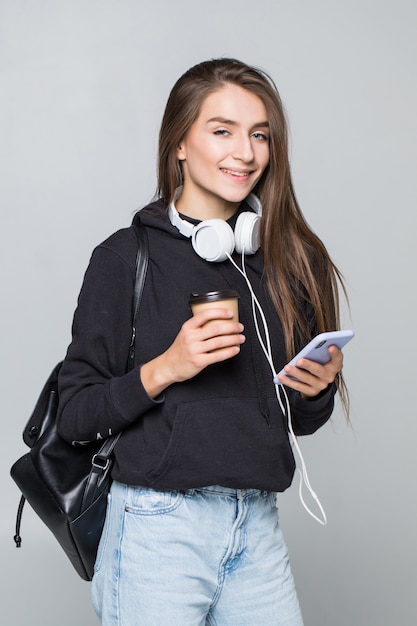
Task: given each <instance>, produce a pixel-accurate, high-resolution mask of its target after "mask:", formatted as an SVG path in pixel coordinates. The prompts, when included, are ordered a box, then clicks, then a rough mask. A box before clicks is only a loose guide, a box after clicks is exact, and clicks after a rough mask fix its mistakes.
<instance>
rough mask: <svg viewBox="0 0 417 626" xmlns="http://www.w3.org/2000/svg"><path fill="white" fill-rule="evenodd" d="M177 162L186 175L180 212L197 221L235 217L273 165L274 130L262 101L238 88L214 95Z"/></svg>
mask: <svg viewBox="0 0 417 626" xmlns="http://www.w3.org/2000/svg"><path fill="white" fill-rule="evenodd" d="M177 157H178V159H179V160H181V161H182V167H183V174H184V189H183V193H182V195H181V197H180V199H179V200H178V202H177V206H178V208H179V210H180V211H181V212H183V213H185V214H186V215H189V216H190V217H195V218H197V219H208V218H214V217H220V218H223V219H227V218H228V217H230V216H231V215H232V214H233V213H234V212H235V211H236V208H237V206H238V205H239V204H240V202H242V200H244V199H245V198H246V196H248V194H249V193H250V192H251V191H252V189H253V188H254V187H255V185H256V183H257V182H258V181H259V179H260V178H261V176H262V174H263V172H264V170H265V168H266V166H267V165H268V161H269V126H268V116H267V112H266V108H265V105H264V104H263V102H262V100H261V99H260V98H259V97H258V96H256V95H255V94H253V93H251V92H250V91H247V90H246V89H243V88H242V87H239V86H237V85H234V84H228V85H226V86H225V87H224V88H222V89H220V90H219V91H215V92H213V93H211V94H210V95H209V96H207V98H206V99H205V100H204V101H203V103H202V106H201V110H200V114H199V116H198V118H197V120H196V121H195V122H194V124H193V125H192V126H191V128H190V130H189V131H188V133H187V135H186V136H185V138H184V140H183V141H182V142H181V144H180V146H179V148H178V151H177Z"/></svg>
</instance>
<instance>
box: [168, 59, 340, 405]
mask: <svg viewBox="0 0 417 626" xmlns="http://www.w3.org/2000/svg"><path fill="white" fill-rule="evenodd" d="M230 83H231V84H235V85H238V86H240V87H242V88H243V89H247V90H248V91H250V92H251V93H254V94H255V95H257V96H258V97H259V98H260V99H261V100H262V102H263V104H264V106H265V108H266V110H267V114H268V121H269V126H270V144H269V150H270V158H269V164H268V166H267V168H266V169H265V171H264V173H263V175H262V178H261V179H260V181H259V182H258V184H257V185H256V188H255V189H254V192H255V193H256V194H257V195H258V197H259V199H260V201H261V203H262V207H263V210H262V222H261V224H262V226H261V247H262V249H263V253H264V259H265V261H264V263H265V278H266V282H267V285H268V289H269V292H270V295H271V298H272V301H273V303H274V306H275V308H276V311H277V313H278V315H279V317H280V319H281V322H282V325H283V330H284V337H285V347H286V352H287V358H288V359H290V358H291V357H292V356H293V355H294V354H295V352H296V351H297V350H298V349H299V348H300V347H301V346H302V345H303V344H304V343H306V342H307V341H308V340H310V339H311V337H312V335H313V334H315V333H317V332H324V331H326V330H336V329H338V328H339V327H340V326H339V325H340V319H339V291H338V287H339V285H340V286H341V288H342V290H343V292H344V294H345V296H346V292H345V288H344V285H343V280H342V276H341V273H340V272H339V270H338V268H337V267H336V266H335V265H334V263H333V261H332V260H331V258H330V256H329V254H328V252H327V250H326V248H325V246H324V245H323V243H322V241H321V240H320V239H319V238H318V237H317V235H316V234H315V233H314V232H313V231H312V230H311V228H310V227H309V226H308V224H307V222H306V220H305V219H304V216H303V214H302V212H301V210H300V207H299V205H298V202H297V199H296V196H295V193H294V188H293V184H292V180H291V172H290V164H289V158H288V128H287V121H286V116H285V112H284V107H283V105H282V102H281V98H280V95H279V93H278V90H277V88H276V85H275V83H274V81H273V80H272V78H271V77H270V76H269V75H268V74H267V73H266V72H264V71H263V70H260V69H258V68H254V67H251V66H249V65H246V64H245V63H242V62H240V61H238V60H236V59H228V58H220V59H213V60H210V61H205V62H203V63H199V64H198V65H195V66H194V67H192V68H191V69H189V70H188V71H187V72H186V73H185V74H183V76H181V77H180V78H179V80H178V81H177V82H176V84H175V85H174V87H173V89H172V91H171V93H170V95H169V98H168V101H167V104H166V108H165V113H164V116H163V119H162V124H161V129H160V133H159V162H158V190H157V194H158V196H159V197H161V198H162V199H163V200H164V201H165V203H166V204H167V205H168V204H169V203H170V202H172V200H173V199H174V194H175V189H176V188H177V187H179V186H180V185H182V184H183V173H182V168H181V163H180V161H179V160H178V159H177V148H178V146H179V145H180V143H181V141H182V140H183V139H184V137H185V136H186V134H187V133H188V131H189V129H190V127H191V126H192V124H193V123H194V122H195V121H196V119H197V117H198V115H199V113H200V109H201V105H202V103H203V101H204V100H205V98H206V97H207V96H208V95H209V94H211V93H213V92H214V91H218V90H220V89H222V88H223V87H225V86H226V85H227V84H230ZM305 303H307V308H308V309H309V310H311V311H312V313H313V316H312V319H314V324H313V326H312V324H311V319H309V316H308V315H306V312H305V311H306V304H305ZM336 384H337V386H338V388H339V392H340V395H341V400H342V404H343V407H344V409H345V412H346V413H348V394H347V389H346V385H345V383H344V380H343V377H342V375H339V376H338V377H337V380H336Z"/></svg>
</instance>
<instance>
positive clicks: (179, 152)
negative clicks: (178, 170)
mask: <svg viewBox="0 0 417 626" xmlns="http://www.w3.org/2000/svg"><path fill="white" fill-rule="evenodd" d="M185 158H186V157H185V148H184V146H183V144H182V143H180V145H179V146H178V148H177V159H178V160H179V161H185Z"/></svg>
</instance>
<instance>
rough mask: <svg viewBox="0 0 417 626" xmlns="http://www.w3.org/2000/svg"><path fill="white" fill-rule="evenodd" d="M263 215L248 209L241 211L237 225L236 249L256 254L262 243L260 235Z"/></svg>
mask: <svg viewBox="0 0 417 626" xmlns="http://www.w3.org/2000/svg"><path fill="white" fill-rule="evenodd" d="M260 227H261V217H260V215H257V214H256V213H250V212H249V211H246V212H245V213H241V214H240V215H239V217H238V218H237V220H236V226H235V249H236V252H239V254H242V252H245V254H255V252H256V251H257V250H258V248H259V246H260V245H261V237H260Z"/></svg>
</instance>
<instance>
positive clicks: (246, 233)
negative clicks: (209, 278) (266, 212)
mask: <svg viewBox="0 0 417 626" xmlns="http://www.w3.org/2000/svg"><path fill="white" fill-rule="evenodd" d="M246 202H247V203H248V204H249V206H250V207H251V209H253V210H254V211H256V212H255V213H252V212H251V211H245V212H244V213H241V214H240V215H239V217H238V218H237V220H236V226H235V231H234V232H233V230H232V229H231V228H230V226H229V224H228V223H227V222H226V221H225V220H221V219H211V220H203V221H202V222H200V223H199V224H197V225H194V224H191V223H190V222H187V220H184V219H182V218H181V217H180V216H179V214H178V211H177V209H176V208H175V204H174V202H172V203H171V204H170V206H169V209H168V214H169V219H170V221H171V224H172V225H173V226H175V228H177V229H178V230H179V231H180V233H181V234H182V235H184V236H185V237H190V238H191V244H192V246H193V248H194V250H195V252H196V253H197V254H198V256H200V257H201V258H202V259H205V260H206V261H213V262H220V261H225V260H226V259H227V257H228V255H231V254H232V252H233V250H236V252H239V253H242V252H244V253H245V254H255V252H256V251H257V250H258V248H259V246H260V235H259V229H260V225H261V215H262V206H261V203H260V201H259V199H258V198H257V197H256V196H255V195H254V194H253V193H251V194H250V195H249V196H248V197H247V198H246Z"/></svg>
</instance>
